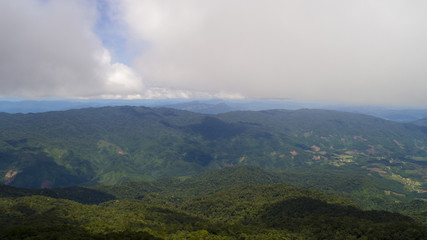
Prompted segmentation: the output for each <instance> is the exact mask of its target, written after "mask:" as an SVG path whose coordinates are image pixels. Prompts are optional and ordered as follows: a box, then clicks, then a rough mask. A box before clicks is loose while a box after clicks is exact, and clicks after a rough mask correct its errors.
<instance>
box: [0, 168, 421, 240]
mask: <svg viewBox="0 0 427 240" xmlns="http://www.w3.org/2000/svg"><path fill="white" fill-rule="evenodd" d="M277 181H282V180H281V178H280V176H278V175H276V174H275V173H272V172H268V171H265V170H262V169H260V168H257V167H250V166H244V167H233V168H224V169H220V170H215V171H210V172H206V173H203V174H200V175H198V176H195V177H190V178H187V179H185V180H183V179H174V178H169V179H159V180H156V181H153V182H123V183H121V184H118V185H115V186H94V187H90V188H85V187H72V188H67V189H66V192H67V194H62V195H61V192H64V189H49V191H51V192H55V193H58V194H53V195H52V196H50V195H49V194H51V193H49V194H46V192H45V191H47V190H34V189H20V188H15V187H9V186H2V188H0V193H1V195H0V238H1V239H420V240H421V239H425V237H426V236H427V228H426V225H423V224H421V223H419V222H417V221H419V220H420V219H418V218H416V220H414V219H413V218H411V217H409V216H405V215H402V214H399V213H392V212H387V211H375V210H370V211H366V210H363V209H362V208H360V207H358V206H357V205H356V204H355V203H354V202H353V201H351V200H349V199H347V198H341V197H338V196H336V195H331V194H325V193H322V192H318V191H314V190H308V189H301V188H296V187H291V186H289V185H285V184H282V183H276V182H277ZM79 193H80V197H79V199H74V200H73V198H74V197H75V196H76V195H78V194H79ZM42 195H43V196H42ZM94 195H95V196H108V197H106V198H104V199H103V200H102V199H98V200H99V202H97V203H96V204H93V196H94ZM77 201H78V202H77ZM415 205H416V206H417V208H418V211H417V213H419V212H420V211H422V210H424V211H425V210H426V205H424V206H423V204H421V203H414V206H415ZM402 206H403V205H400V206H397V205H396V206H395V207H396V208H400V209H401V208H402ZM414 206H413V207H412V209H415V207H414Z"/></svg>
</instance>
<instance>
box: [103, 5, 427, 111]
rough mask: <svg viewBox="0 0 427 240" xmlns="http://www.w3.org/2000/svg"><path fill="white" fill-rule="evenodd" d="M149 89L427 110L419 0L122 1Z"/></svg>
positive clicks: (424, 28)
mask: <svg viewBox="0 0 427 240" xmlns="http://www.w3.org/2000/svg"><path fill="white" fill-rule="evenodd" d="M111 2H114V3H115V4H117V5H116V7H117V9H118V13H119V14H120V15H119V16H118V17H119V19H121V21H122V22H123V23H124V24H127V26H128V27H129V30H130V36H129V38H131V39H134V40H135V39H136V40H139V41H140V42H141V44H144V46H145V48H143V49H144V51H143V52H142V53H141V55H140V56H139V57H138V58H137V59H136V60H135V61H134V66H133V67H134V68H135V69H137V70H138V72H139V73H140V74H143V76H144V77H145V79H146V85H148V86H152V87H160V88H163V87H168V88H179V89H187V90H189V91H201V92H219V91H222V90H226V91H229V92H234V93H240V94H242V95H244V96H248V97H280V98H293V99H301V100H328V101H340V102H352V103H381V104H415V105H420V104H424V105H425V104H427V94H425V92H426V90H427V81H426V79H427V68H426V67H425V66H427V45H426V44H425V42H427V25H426V24H425V23H426V22H427V15H426V14H425V9H426V7H427V2H426V1H415V0H414V1H407V0H376V1H372V0H359V1H350V0H325V1H315V0H287V1H286V0H285V1H284V0H266V1H258V0H233V1H229V0H181V1H175V0H161V1H160V0H159V1H154V0H121V1H119V2H117V1H111Z"/></svg>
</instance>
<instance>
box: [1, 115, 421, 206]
mask: <svg viewBox="0 0 427 240" xmlns="http://www.w3.org/2000/svg"><path fill="white" fill-rule="evenodd" d="M240 165H253V166H259V167H262V168H264V169H272V170H280V171H285V173H287V174H288V177H289V179H294V183H295V184H296V185H297V186H301V187H310V186H309V185H311V187H316V188H321V190H322V191H323V190H328V189H326V188H327V187H326V186H328V184H330V186H333V187H331V188H332V190H336V189H337V188H344V190H339V191H340V192H346V191H347V192H352V191H353V190H354V189H353V190H351V191H350V190H348V189H347V190H345V186H344V185H342V184H341V186H340V184H339V182H338V181H334V179H331V178H328V177H326V178H324V176H327V174H328V173H331V172H334V173H339V174H338V175H339V176H356V177H355V178H354V179H357V180H354V182H355V184H353V185H357V184H358V185H369V184H370V183H369V184H367V182H371V181H373V182H375V186H376V187H375V189H374V190H375V191H376V192H375V194H376V195H378V196H377V198H378V199H383V198H389V199H390V200H392V201H394V200H398V201H403V200H405V201H407V200H412V199H416V198H426V197H425V195H426V191H427V186H426V182H425V177H426V165H427V131H426V129H425V128H423V127H419V126H416V125H414V124H408V123H396V122H391V121H387V120H383V119H379V118H375V117H370V116H366V115H360V114H353V113H343V112H336V111H326V110H307V109H303V110H296V111H289V110H269V111H257V112H252V111H240V112H229V113H224V114H218V115H204V114H197V113H191V112H186V111H180V110H174V109H167V108H146V107H103V108H87V109H80V110H69V111H62V112H47V113H38V114H5V113H1V114H0V175H2V176H3V179H4V181H3V182H4V184H7V185H11V186H18V187H25V188H51V187H66V186H71V185H83V186H85V185H96V184H99V183H102V184H117V183H120V182H125V181H129V180H133V181H141V180H146V181H147V180H150V181H151V180H155V179H159V178H166V177H188V176H193V175H195V174H199V173H202V172H205V171H208V170H213V169H218V168H222V167H224V166H240ZM317 172H318V173H319V174H316V173H317ZM300 176H305V177H306V178H305V179H306V183H302V182H301V181H298V180H297V178H298V177H300ZM333 176H336V174H334V175H333ZM339 176H338V179H339V178H340V177H339ZM360 176H366V177H367V179H368V180H361V179H363V178H360ZM316 179H317V180H316ZM325 179H326V180H325ZM270 180H271V181H273V180H274V178H272V179H270ZM274 181H275V180H274ZM319 182H320V183H319ZM318 183H319V184H318ZM353 185H351V186H353ZM355 189H356V188H355ZM360 189H364V190H363V191H367V189H369V188H368V187H363V188H359V190H357V191H359V192H357V191H356V190H354V191H353V192H352V194H353V195H359V196H362V195H364V194H365V195H366V193H364V192H363V191H362V190H360ZM200 191H206V190H200ZM355 191H356V192H355ZM370 193H372V191H371V192H370ZM380 195H381V196H380ZM374 205H375V204H374Z"/></svg>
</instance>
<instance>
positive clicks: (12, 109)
mask: <svg viewBox="0 0 427 240" xmlns="http://www.w3.org/2000/svg"><path fill="white" fill-rule="evenodd" d="M127 105H131V106H146V107H170V108H175V109H180V110H187V111H192V112H198V113H206V114H218V113H225V112H229V111H239V110H250V111H259V110H268V109H290V110H297V109H302V108H309V109H329V110H337V111H344V112H353V113H361V114H367V115H372V116H375V117H380V118H384V119H387V120H393V121H406V122H408V121H416V120H419V119H422V118H427V108H420V107H417V108H415V107H414V108H411V107H398V106H375V105H359V106H358V105H344V104H332V103H318V102H301V101H294V100H290V99H234V100H233V99H138V100H112V99H98V100H77V99H70V100H66V99H62V100H0V112H7V113H38V112H47V111H64V110H69V109H79V108H87V107H104V106H127Z"/></svg>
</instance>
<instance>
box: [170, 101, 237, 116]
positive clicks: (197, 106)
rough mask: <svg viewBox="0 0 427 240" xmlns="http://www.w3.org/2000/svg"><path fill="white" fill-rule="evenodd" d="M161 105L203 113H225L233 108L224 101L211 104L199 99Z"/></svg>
mask: <svg viewBox="0 0 427 240" xmlns="http://www.w3.org/2000/svg"><path fill="white" fill-rule="evenodd" d="M163 107H168V108H174V109H179V110H186V111H191V112H197V113H204V114H218V113H226V112H230V111H232V110H233V108H232V107H230V106H228V105H227V104H226V103H224V102H220V103H213V104H212V103H204V102H199V101H192V102H185V103H176V104H171V105H164V106H163Z"/></svg>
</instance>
